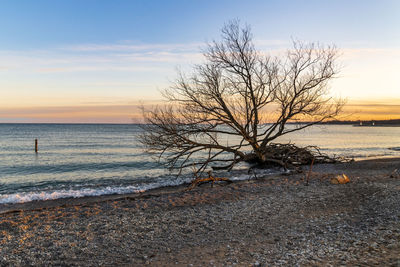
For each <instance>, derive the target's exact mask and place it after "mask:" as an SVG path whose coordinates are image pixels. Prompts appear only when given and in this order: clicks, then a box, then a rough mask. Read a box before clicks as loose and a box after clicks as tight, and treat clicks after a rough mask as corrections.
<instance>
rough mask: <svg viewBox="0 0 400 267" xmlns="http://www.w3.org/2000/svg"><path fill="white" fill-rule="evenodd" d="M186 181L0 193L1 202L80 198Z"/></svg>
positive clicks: (144, 189) (140, 190) (124, 192)
mask: <svg viewBox="0 0 400 267" xmlns="http://www.w3.org/2000/svg"><path fill="white" fill-rule="evenodd" d="M185 182H187V181H186V180H185V179H180V180H174V181H166V182H161V183H150V184H143V185H141V186H124V187H121V186H118V187H111V186H107V187H99V188H81V189H67V190H66V189H62V190H54V191H42V192H23V193H14V194H4V195H0V204H8V203H25V202H30V201H35V200H51V199H59V198H70V197H71V198H79V197H87V196H102V195H112V194H129V193H139V192H145V191H147V190H150V189H154V188H158V187H163V186H174V185H179V184H183V183H185Z"/></svg>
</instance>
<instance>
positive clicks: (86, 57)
mask: <svg viewBox="0 0 400 267" xmlns="http://www.w3.org/2000/svg"><path fill="white" fill-rule="evenodd" d="M232 19H239V20H240V21H241V22H243V23H247V24H249V25H251V28H252V32H253V35H254V41H255V44H256V46H257V48H259V49H260V50H262V51H263V52H266V53H272V54H273V53H274V51H280V50H282V49H288V48H290V47H291V43H292V41H291V40H292V39H298V40H302V41H305V42H320V43H322V44H327V45H328V44H334V45H336V46H337V47H338V49H339V50H340V53H341V56H340V58H339V63H340V65H341V66H342V69H341V72H340V75H339V77H338V78H336V79H335V80H333V81H332V83H331V84H330V89H331V94H332V96H335V97H342V98H345V99H347V105H346V107H345V113H344V115H345V116H344V117H345V118H346V119H354V120H356V119H399V118H400V79H398V76H399V74H400V73H399V71H400V1H398V0H392V1H389V0H375V1H372V0H363V1H361V0H352V1H349V0H336V1H331V0H330V1H328V0H319V1H312V0H311V1H305V0H303V1H300V0H298V1H284V0H283V1H282V0H281V1H268V0H264V1H243V0H240V1H239V0H229V1H224V0H219V1H215V0H213V1H211V0H180V1H172V0H171V1H165V0H164V1H162V0H159V1H155V0H153V1H152V0H143V1H135V0H126V1H121V0H113V1H105V0H104V1H102V0H96V1H92V0H85V1H82V0H78V1H75V0H68V1H67V0H65V1H61V0H60V1H53V0H51V1H42V0H35V1H28V0H20V1H15V0H2V1H1V8H0V123H2V122H93V123H97V122H104V123H129V122H138V121H140V116H141V114H140V111H139V107H140V106H141V105H144V106H149V107H150V106H152V105H156V104H158V103H162V96H161V94H160V90H161V89H164V88H168V87H169V86H170V85H171V82H172V81H173V80H174V78H175V77H176V76H177V74H176V73H177V69H182V70H184V71H190V69H191V67H192V66H193V65H194V64H197V63H201V62H202V60H203V58H202V55H201V51H202V49H203V48H204V47H205V44H206V43H207V42H210V41H212V40H214V39H217V40H218V38H219V36H220V30H221V28H222V27H223V25H224V24H225V23H227V22H228V21H230V20H232Z"/></svg>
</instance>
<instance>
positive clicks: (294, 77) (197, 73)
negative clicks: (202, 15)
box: [140, 21, 343, 172]
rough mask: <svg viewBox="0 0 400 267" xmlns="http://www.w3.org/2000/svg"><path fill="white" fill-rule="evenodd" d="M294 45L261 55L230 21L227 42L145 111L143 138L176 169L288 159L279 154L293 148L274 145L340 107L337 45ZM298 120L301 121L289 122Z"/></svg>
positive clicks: (329, 116)
mask: <svg viewBox="0 0 400 267" xmlns="http://www.w3.org/2000/svg"><path fill="white" fill-rule="evenodd" d="M293 44H294V47H293V49H291V50H288V51H287V53H286V54H285V56H284V57H283V58H281V59H280V58H278V57H272V56H268V55H264V54H262V53H261V52H259V51H258V50H256V48H255V47H254V44H253V41H252V34H251V31H250V28H249V27H248V26H246V27H244V28H241V27H240V24H239V23H238V22H237V21H234V22H231V23H229V24H227V25H226V26H225V27H224V28H223V29H222V40H221V41H220V42H217V41H214V42H212V43H211V44H209V45H208V47H207V48H206V50H205V52H204V53H203V54H204V57H205V62H204V63H202V64H199V65H196V66H195V67H194V71H193V73H192V74H191V75H185V74H183V73H180V74H179V76H178V78H177V79H176V82H175V84H174V85H173V86H171V88H169V89H166V90H165V91H163V95H164V97H165V98H166V99H167V100H168V101H169V105H166V106H163V107H157V108H155V109H153V110H151V111H145V112H144V116H145V120H146V123H147V124H145V125H144V126H143V127H144V132H143V134H142V135H141V136H140V141H141V142H142V143H143V144H144V145H145V147H146V148H147V151H148V152H150V153H155V154H157V155H158V156H159V157H160V159H164V160H165V163H166V164H167V165H168V167H169V168H171V169H177V170H182V169H183V168H185V167H189V166H196V168H197V170H198V171H199V172H203V171H204V170H205V169H206V168H207V166H209V165H210V163H212V165H213V167H218V166H221V165H222V166H223V167H226V168H229V169H230V168H232V167H233V166H234V165H235V164H236V163H238V162H241V161H247V162H250V161H253V162H257V163H261V164H264V163H271V162H275V163H278V164H281V165H284V164H286V163H287V162H288V161H287V159H288V157H291V156H290V155H289V154H290V153H286V156H282V155H283V154H282V153H280V154H279V156H276V152H277V151H278V150H279V148H280V149H281V150H282V149H283V150H285V149H286V150H287V149H288V147H287V146H285V147H282V146H279V145H276V144H272V143H271V142H272V141H273V140H275V139H276V138H278V137H279V136H282V135H285V134H288V133H291V132H293V131H298V130H300V129H304V128H306V127H309V126H311V125H313V124H316V123H319V122H322V121H325V120H327V119H333V118H335V117H336V116H337V115H338V113H339V112H340V110H341V108H342V106H343V102H342V101H340V100H335V99H333V98H331V97H328V87H327V86H328V82H329V81H330V80H331V79H332V78H334V77H335V75H336V74H337V72H338V68H337V66H336V64H335V61H336V58H337V55H338V53H337V49H336V48H335V47H323V46H321V45H318V44H313V43H311V44H305V43H302V42H298V41H294V42H293ZM296 121H297V122H299V121H301V122H302V123H301V124H298V125H297V126H292V125H291V126H290V127H288V123H289V122H296ZM283 150H282V151H283ZM282 151H281V152H282ZM292 152H293V151H292ZM298 152H299V150H296V153H298ZM300 152H301V151H300ZM303 152H304V151H303ZM292 154H293V153H292ZM274 155H275V156H274ZM292 156H293V155H292ZM280 157H281V158H280ZM282 157H286V161H285V158H282Z"/></svg>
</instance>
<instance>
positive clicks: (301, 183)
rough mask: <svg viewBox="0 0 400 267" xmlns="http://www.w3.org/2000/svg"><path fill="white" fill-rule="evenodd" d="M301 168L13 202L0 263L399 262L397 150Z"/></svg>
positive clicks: (0, 224)
mask: <svg viewBox="0 0 400 267" xmlns="http://www.w3.org/2000/svg"><path fill="white" fill-rule="evenodd" d="M304 169H305V171H304V173H302V174H290V175H271V176H268V177H267V178H259V179H257V180H256V179H252V180H244V181H237V182H233V183H230V184H226V185H223V186H219V185H214V187H213V188H210V185H207V184H205V185H202V186H199V187H196V188H194V189H193V190H191V191H187V190H185V189H186V188H187V187H186V186H178V187H166V188H159V189H154V190H150V191H147V192H144V193H141V194H140V193H138V194H125V195H112V196H101V197H87V198H82V199H60V200H49V201H37V202H34V203H30V204H29V205H31V206H29V205H28V204H26V206H25V207H22V206H19V208H20V209H14V210H13V211H9V212H6V213H2V214H0V244H1V249H0V265H17V266H21V265H23V266H25V265H35V266H37V265H41V266H44V265H46V266H49V265H50V266H53V265H57V266H59V265H68V266H110V265H124V266H125V265H129V266H143V265H148V266H171V265H176V266H188V265H190V264H192V265H193V266H210V265H211V266H232V265H239V266H243V265H244V266H276V265H286V266H295V265H300V266H316V265H317V266H329V265H331V266H339V265H362V266H370V265H380V266H398V265H399V264H400V256H399V255H400V242H399V240H400V206H399V203H400V174H399V175H396V176H393V177H390V174H391V173H392V172H393V171H394V170H395V169H398V170H399V169H400V158H390V159H378V160H366V161H356V162H351V163H337V164H318V165H315V166H314V167H313V170H312V172H311V174H310V181H309V185H308V186H305V175H306V174H307V173H308V172H307V170H308V167H305V168H304ZM342 173H345V174H346V175H347V176H348V177H349V178H350V181H351V182H350V183H348V184H344V185H334V184H331V183H330V179H331V178H333V177H336V175H340V174H342Z"/></svg>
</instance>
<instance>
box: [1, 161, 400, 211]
mask: <svg viewBox="0 0 400 267" xmlns="http://www.w3.org/2000/svg"><path fill="white" fill-rule="evenodd" d="M392 160H395V161H396V160H398V161H400V157H391V156H388V157H376V158H375V157H371V158H368V159H362V160H358V159H355V160H354V162H366V163H368V162H370V163H373V162H382V161H392ZM351 163H352V162H349V163H329V164H318V165H320V166H321V165H323V166H328V169H332V168H330V167H333V166H335V165H338V164H351ZM318 165H317V164H316V165H314V168H315V166H317V168H318ZM329 166H330V167H329ZM399 167H400V166H399ZM308 168H309V166H303V169H304V172H306V171H307V170H308ZM399 169H400V168H399ZM283 175H285V174H284V173H280V174H268V175H264V176H261V177H258V178H259V179H266V178H268V177H269V178H271V179H279V178H278V177H282V176H283ZM300 175H304V173H303V174H300ZM251 180H253V179H246V180H237V181H232V183H238V184H240V183H245V182H248V181H251ZM189 185H190V183H183V184H180V185H170V186H161V187H157V188H152V189H149V190H146V191H143V192H133V193H126V194H106V195H98V196H84V197H66V198H57V199H47V200H33V201H28V202H22V203H6V204H0V215H1V214H5V213H10V212H19V211H21V210H22V211H26V210H40V209H45V208H53V207H57V206H68V205H83V204H89V203H97V202H103V201H112V200H120V199H124V198H132V199H134V198H142V197H144V198H147V197H150V196H157V195H161V194H168V193H172V192H180V191H184V190H185V189H187V188H188V186H189Z"/></svg>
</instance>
